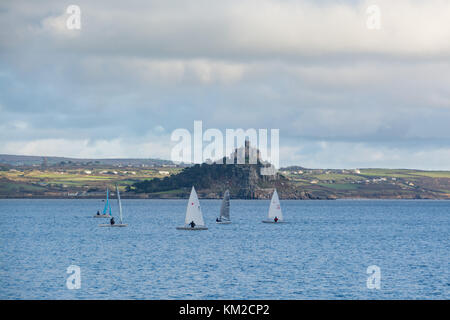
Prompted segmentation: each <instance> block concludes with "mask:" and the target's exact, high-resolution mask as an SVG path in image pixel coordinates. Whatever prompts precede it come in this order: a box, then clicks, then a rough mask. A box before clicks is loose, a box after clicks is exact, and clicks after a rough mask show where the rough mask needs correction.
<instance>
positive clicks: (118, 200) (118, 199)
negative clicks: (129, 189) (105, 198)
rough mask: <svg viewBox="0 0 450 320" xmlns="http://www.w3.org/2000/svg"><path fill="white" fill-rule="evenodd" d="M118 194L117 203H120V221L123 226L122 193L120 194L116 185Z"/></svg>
mask: <svg viewBox="0 0 450 320" xmlns="http://www.w3.org/2000/svg"><path fill="white" fill-rule="evenodd" d="M116 192H117V202H118V203H119V219H120V224H123V222H122V202H121V201H120V193H119V187H118V186H117V185H116Z"/></svg>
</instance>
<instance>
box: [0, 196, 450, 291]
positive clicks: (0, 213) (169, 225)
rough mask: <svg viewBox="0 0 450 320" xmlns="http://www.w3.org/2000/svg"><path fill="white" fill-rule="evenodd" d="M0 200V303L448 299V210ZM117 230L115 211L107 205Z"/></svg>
mask: <svg viewBox="0 0 450 320" xmlns="http://www.w3.org/2000/svg"><path fill="white" fill-rule="evenodd" d="M200 203H201V207H202V212H203V216H204V220H205V223H206V225H207V227H208V228H209V229H208V230H206V231H180V230H176V227H177V226H181V225H183V224H184V215H185V211H186V205H187V200H134V199H133V200H132V199H125V200H122V206H123V221H124V223H126V224H128V226H127V227H125V228H102V227H99V224H101V223H107V222H108V220H107V219H97V218H93V215H94V214H95V213H96V212H97V210H102V208H103V205H104V203H103V202H102V200H36V199H30V200H24V199H5V200H0V227H1V232H0V250H1V255H0V299H449V298H450V268H449V267H450V264H449V262H450V201H433V200H337V201H320V200H311V201H305V200H281V208H282V210H283V215H284V219H285V221H286V223H283V224H265V223H261V221H262V220H264V219H265V218H266V217H267V213H268V208H269V201H265V200H231V219H232V224H229V225H218V224H216V223H215V219H216V217H217V216H218V214H219V210H220V203H221V202H220V200H202V199H201V200H200ZM112 211H113V215H114V216H115V218H116V221H117V220H118V214H117V212H118V208H117V205H116V203H115V202H113V203H112Z"/></svg>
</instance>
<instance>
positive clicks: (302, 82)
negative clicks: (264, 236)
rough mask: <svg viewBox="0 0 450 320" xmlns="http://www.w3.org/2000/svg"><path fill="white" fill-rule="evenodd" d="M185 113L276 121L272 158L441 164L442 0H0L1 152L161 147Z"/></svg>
mask: <svg viewBox="0 0 450 320" xmlns="http://www.w3.org/2000/svg"><path fill="white" fill-rule="evenodd" d="M69 5H77V6H78V7H79V8H80V10H81V15H80V21H81V28H80V29H69V28H67V25H66V22H67V19H68V18H69V17H70V14H68V13H67V12H66V9H67V7H68V6H69ZM373 5H375V6H377V7H376V8H378V9H379V20H377V21H379V28H373V26H374V25H373V24H371V23H372V22H373V21H374V20H373V19H374V18H376V17H375V16H374V13H373V11H370V9H369V11H367V10H368V8H369V7H370V6H373ZM195 120H201V121H202V122H203V128H204V130H206V129H208V128H217V129H220V130H223V132H225V129H227V128H228V129H237V128H243V129H249V128H255V129H259V128H262V129H268V130H270V129H279V130H280V140H279V144H280V156H279V157H280V164H281V165H282V166H287V165H301V166H304V167H309V168H368V167H372V168H373V167H378V168H415V169H428V170H450V1H448V0H396V1H389V0H386V1H385V0H373V1H356V0H352V1H350V0H348V1H344V0H341V1H324V0H322V1H317V0H316V1H312V0H311V1H302V0H297V1H294V0H281V1H280V0H277V1H276V0H229V1H212V0H195V1H192V0H191V1H181V0H161V1H153V0H152V1H135V0H127V1H118V0H108V1H106V0H104V1H102V0H100V1H84V0H83V1H81V0H71V1H70V2H69V1H61V0H57V1H50V0H40V1H21V0H11V1H9V0H4V1H1V3H0V153H4V154H21V155H39V156H67V157H78V158H113V157H126V158H162V159H170V154H171V150H172V148H173V146H174V145H175V142H173V141H171V139H170V136H171V133H172V132H173V131H174V130H175V129H178V128H185V129H188V130H189V131H191V132H193V125H194V121H195Z"/></svg>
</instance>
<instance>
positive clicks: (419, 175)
mask: <svg viewBox="0 0 450 320" xmlns="http://www.w3.org/2000/svg"><path fill="white" fill-rule="evenodd" d="M181 170H182V168H168V167H160V168H159V167H154V168H140V167H137V168H136V167H110V166H98V165H97V166H84V167H80V166H76V167H73V166H72V167H70V166H69V167H68V166H51V167H47V168H42V167H22V168H20V167H14V168H11V167H7V168H5V167H2V166H0V197H3V198H5V197H67V196H71V197H73V196H82V197H96V198H98V197H103V196H104V192H105V190H106V188H107V187H108V188H110V189H112V188H114V186H115V184H116V183H117V184H118V186H119V189H120V190H121V191H122V192H124V196H127V195H128V196H134V197H136V196H142V197H146V196H149V197H158V196H161V197H164V196H168V197H170V196H175V197H176V196H177V195H181V194H184V191H183V189H175V190H169V191H165V192H159V193H154V194H148V195H136V194H134V193H132V192H129V193H126V190H127V187H128V186H131V185H132V184H134V183H135V182H138V181H143V180H148V179H154V178H164V177H167V176H170V175H173V174H177V173H179V172H180V171H181ZM282 174H283V175H284V176H286V177H287V178H288V179H289V180H291V181H292V182H293V183H294V184H295V186H296V188H297V189H299V190H301V191H304V192H307V193H309V194H311V195H313V196H319V197H321V198H323V197H325V198H327V197H332V198H354V197H357V198H432V199H433V198H437V199H448V198H450V172H449V171H421V170H407V169H392V170H391V169H360V170H359V171H356V170H331V169H330V170H321V169H314V170H313V169H304V170H302V171H301V173H299V170H297V171H291V172H283V173H282Z"/></svg>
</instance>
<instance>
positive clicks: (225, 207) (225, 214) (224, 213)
mask: <svg viewBox="0 0 450 320" xmlns="http://www.w3.org/2000/svg"><path fill="white" fill-rule="evenodd" d="M216 223H217V224H230V223H231V221H230V191H228V190H227V191H225V194H224V196H223V200H222V205H221V206H220V217H219V218H217V219H216Z"/></svg>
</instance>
